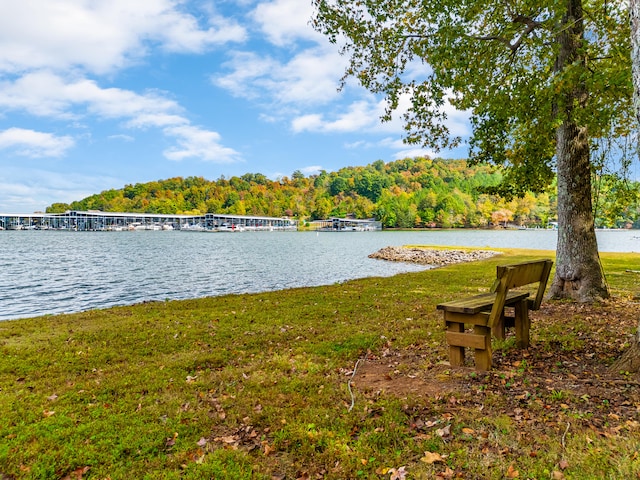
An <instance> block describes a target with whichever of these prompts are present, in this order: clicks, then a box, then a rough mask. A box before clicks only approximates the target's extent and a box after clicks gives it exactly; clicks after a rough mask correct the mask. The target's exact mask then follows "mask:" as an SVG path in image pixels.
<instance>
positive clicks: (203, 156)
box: [164, 125, 240, 163]
mask: <svg viewBox="0 0 640 480" xmlns="http://www.w3.org/2000/svg"><path fill="white" fill-rule="evenodd" d="M164 131H165V134H167V135H169V136H173V137H175V138H176V141H177V143H178V146H177V147H171V148H169V149H167V150H165V152H164V156H165V157H166V158H168V159H169V160H176V161H180V160H184V159H186V158H198V159H200V160H203V161H207V162H214V163H232V162H236V161H238V160H239V159H240V155H239V153H238V152H236V151H235V150H233V149H231V148H228V147H224V146H223V145H221V144H220V135H219V134H218V133H216V132H212V131H209V130H203V129H201V128H198V127H193V126H190V125H182V126H178V127H169V128H166V129H165V130H164Z"/></svg>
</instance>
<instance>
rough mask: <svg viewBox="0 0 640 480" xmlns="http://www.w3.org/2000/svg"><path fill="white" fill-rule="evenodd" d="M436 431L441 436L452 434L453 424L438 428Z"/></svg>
mask: <svg viewBox="0 0 640 480" xmlns="http://www.w3.org/2000/svg"><path fill="white" fill-rule="evenodd" d="M436 433H437V434H438V436H440V437H448V436H449V435H451V424H449V425H447V426H446V427H444V428H438V429H437V430H436Z"/></svg>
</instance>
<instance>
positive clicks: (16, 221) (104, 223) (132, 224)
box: [0, 210, 298, 232]
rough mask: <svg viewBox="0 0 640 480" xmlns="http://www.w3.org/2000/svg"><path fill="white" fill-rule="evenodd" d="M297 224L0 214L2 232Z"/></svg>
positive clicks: (212, 217) (286, 224)
mask: <svg viewBox="0 0 640 480" xmlns="http://www.w3.org/2000/svg"><path fill="white" fill-rule="evenodd" d="M297 229H298V223H297V222H296V221H295V220H292V219H290V218H286V217H285V218H278V217H254V216H247V215H226V214H218V213H207V214H205V215H169V214H154V213H125V212H101V211H94V210H89V211H76V210H71V211H67V212H65V213H32V214H8V213H0V230H72V231H124V230H186V231H212V232H213V231H220V232H240V231H252V230H253V231H258V230H263V231H270V230H297Z"/></svg>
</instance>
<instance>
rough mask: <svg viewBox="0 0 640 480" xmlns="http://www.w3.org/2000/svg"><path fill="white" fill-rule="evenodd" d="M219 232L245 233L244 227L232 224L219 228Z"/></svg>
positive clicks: (225, 224)
mask: <svg viewBox="0 0 640 480" xmlns="http://www.w3.org/2000/svg"><path fill="white" fill-rule="evenodd" d="M217 231H218V232H244V227H243V226H242V225H236V224H235V223H232V224H231V225H229V224H228V223H223V224H222V225H220V226H219V227H218V228H217Z"/></svg>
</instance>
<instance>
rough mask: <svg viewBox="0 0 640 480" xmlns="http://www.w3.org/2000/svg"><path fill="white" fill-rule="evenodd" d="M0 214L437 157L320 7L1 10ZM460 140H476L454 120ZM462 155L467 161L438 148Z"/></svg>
mask: <svg viewBox="0 0 640 480" xmlns="http://www.w3.org/2000/svg"><path fill="white" fill-rule="evenodd" d="M0 8H1V10H0V11H1V12H2V15H1V16H0V212H4V213H30V212H34V211H41V210H44V208H45V207H46V206H48V205H50V204H51V203H54V202H70V201H73V200H79V199H81V198H84V197H85V196H87V195H90V194H93V193H98V192H100V191H103V190H107V189H110V188H122V187H123V186H124V185H126V184H134V183H138V182H147V181H152V180H158V179H165V178H169V177H174V176H182V177H187V176H202V177H205V178H207V179H210V180H215V179H217V178H219V177H220V176H222V175H224V176H225V177H230V176H233V175H242V174H244V173H248V172H250V173H262V174H264V175H267V176H268V177H270V178H277V177H281V176H290V175H291V174H292V172H294V171H295V170H301V171H302V172H304V173H305V174H307V175H308V174H312V173H316V172H318V171H319V170H321V169H324V170H327V171H333V170H338V169H339V168H341V167H344V166H354V165H366V164H369V163H372V162H374V161H376V160H378V159H381V160H384V161H385V162H389V161H392V160H395V159H398V158H404V157H407V156H410V157H412V156H418V155H433V152H429V151H425V150H420V149H416V148H414V147H412V146H407V145H404V144H403V143H402V133H403V132H402V125H401V123H400V122H399V121H397V120H394V121H392V122H389V123H385V124H382V123H380V121H379V117H380V115H381V114H382V113H383V111H384V103H383V102H382V99H381V98H379V97H375V96H373V95H371V94H370V93H368V92H367V91H365V90H364V89H362V88H361V87H359V86H358V85H356V84H355V83H353V82H350V83H349V84H348V85H347V86H346V87H345V88H344V89H343V90H342V91H340V92H338V91H337V87H338V85H339V80H340V77H341V76H342V73H343V71H344V67H345V65H346V59H345V58H342V57H340V55H339V54H338V48H337V47H336V46H335V45H331V44H329V42H328V41H327V40H326V38H325V37H323V36H322V35H320V34H318V33H316V32H314V31H313V29H312V28H311V27H310V26H309V24H308V22H309V19H310V17H311V15H312V7H311V1H310V0H270V1H257V0H216V1H207V0H203V1H199V0H184V1H181V0H20V1H16V0H0ZM448 125H449V128H450V129H451V131H452V133H453V134H456V135H462V136H463V137H464V136H466V135H467V134H468V122H467V119H466V116H465V114H464V113H460V112H455V111H451V112H449V123H448ZM438 155H439V156H442V157H450V158H464V157H465V156H466V149H465V148H461V149H460V150H458V151H452V152H440V153H439V154H438Z"/></svg>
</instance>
